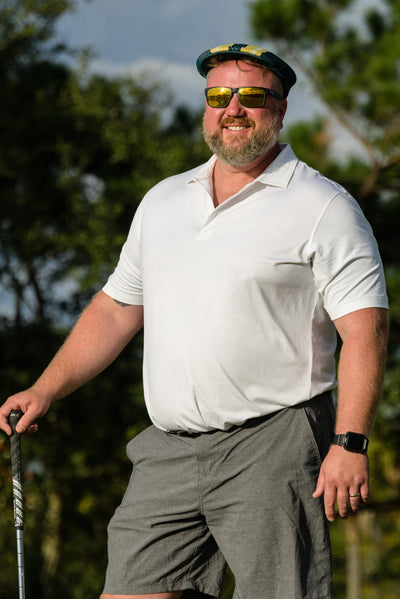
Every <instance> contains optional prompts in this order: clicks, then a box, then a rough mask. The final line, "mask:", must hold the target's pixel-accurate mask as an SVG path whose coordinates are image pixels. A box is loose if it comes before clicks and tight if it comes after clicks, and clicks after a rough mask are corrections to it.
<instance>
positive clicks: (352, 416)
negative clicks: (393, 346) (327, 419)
mask: <svg viewBox="0 0 400 599" xmlns="http://www.w3.org/2000/svg"><path fill="white" fill-rule="evenodd" d="M334 323H335V326H336V329H337V331H338V333H339V335H340V337H341V339H342V342H343V345H342V349H341V352H340V360H339V368H338V383H339V384H338V406H337V413H336V427H335V431H336V434H341V433H347V432H348V431H351V432H355V433H361V434H363V435H366V436H368V435H369V433H370V432H371V429H372V425H373V422H374V419H375V415H376V411H377V407H378V402H379V398H380V394H381V389H382V383H383V376H384V370H385V358H386V347H387V340H388V316H387V310H384V309H381V308H366V309H363V310H357V311H355V312H352V313H351V314H347V315H346V316H343V317H341V318H338V319H337V320H335V321H334ZM350 493H351V494H357V493H360V498H358V497H354V498H350V508H349V494H350ZM368 493H369V474H368V457H367V455H366V454H358V453H352V452H349V451H347V450H346V449H344V448H343V447H340V446H338V445H332V446H331V448H330V450H329V452H328V455H327V456H326V458H325V460H324V462H323V463H322V466H321V471H320V475H319V479H318V483H317V488H316V490H315V493H314V497H321V496H322V495H324V503H325V513H326V516H327V518H328V520H330V521H333V520H334V519H335V502H336V501H337V505H338V511H339V515H340V516H342V517H346V516H347V515H348V512H349V509H351V510H353V511H356V510H357V509H358V507H359V505H360V502H361V505H362V503H365V502H366V501H367V499H368Z"/></svg>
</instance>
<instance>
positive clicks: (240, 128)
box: [227, 125, 246, 131]
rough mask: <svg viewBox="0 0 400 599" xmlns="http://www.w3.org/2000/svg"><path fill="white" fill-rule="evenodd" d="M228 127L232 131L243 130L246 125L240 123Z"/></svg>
mask: <svg viewBox="0 0 400 599" xmlns="http://www.w3.org/2000/svg"><path fill="white" fill-rule="evenodd" d="M227 129H229V130H230V131H242V130H243V129H246V127H241V126H239V125H236V126H235V125H230V126H228V127H227Z"/></svg>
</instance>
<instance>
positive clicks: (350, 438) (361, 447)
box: [332, 431, 369, 453]
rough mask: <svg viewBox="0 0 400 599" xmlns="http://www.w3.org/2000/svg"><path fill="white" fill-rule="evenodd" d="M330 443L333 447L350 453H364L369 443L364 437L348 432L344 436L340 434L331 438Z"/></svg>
mask: <svg viewBox="0 0 400 599" xmlns="http://www.w3.org/2000/svg"><path fill="white" fill-rule="evenodd" d="M332 443H333V444H334V445H340V446H341V447H343V448H344V449H346V450H347V451H352V452H354V453H366V452H367V449H368V443H369V441H368V439H367V437H366V436H365V435H362V434H360V433H353V432H351V431H349V432H347V433H344V434H343V433H340V434H338V435H335V436H334V437H333V441H332Z"/></svg>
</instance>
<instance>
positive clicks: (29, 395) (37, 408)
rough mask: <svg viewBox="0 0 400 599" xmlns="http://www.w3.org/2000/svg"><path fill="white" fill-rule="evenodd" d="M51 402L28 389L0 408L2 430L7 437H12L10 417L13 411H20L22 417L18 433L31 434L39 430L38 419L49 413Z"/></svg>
mask: <svg viewBox="0 0 400 599" xmlns="http://www.w3.org/2000/svg"><path fill="white" fill-rule="evenodd" d="M49 405H50V404H49V402H48V401H47V400H46V399H44V398H42V397H40V396H39V395H38V394H37V393H35V392H34V391H32V390H30V389H28V390H27V391H22V392H21V393H17V394H16V395H12V396H11V397H9V398H8V399H7V401H6V402H5V403H4V404H3V405H2V406H1V407H0V429H2V430H3V431H4V432H5V433H6V434H7V435H9V436H10V435H12V428H11V426H10V423H9V416H10V413H11V412H12V410H20V411H21V412H22V416H21V418H20V420H19V422H18V424H17V426H16V427H15V428H16V431H17V432H18V433H21V434H30V433H34V432H36V431H37V430H38V425H37V424H36V422H35V421H36V419H37V418H39V417H40V416H42V415H43V414H45V413H46V412H47V409H48V407H49Z"/></svg>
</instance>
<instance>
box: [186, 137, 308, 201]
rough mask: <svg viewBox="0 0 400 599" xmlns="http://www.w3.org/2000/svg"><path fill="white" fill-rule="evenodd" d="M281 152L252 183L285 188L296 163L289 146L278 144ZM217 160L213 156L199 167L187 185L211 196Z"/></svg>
mask: <svg viewBox="0 0 400 599" xmlns="http://www.w3.org/2000/svg"><path fill="white" fill-rule="evenodd" d="M280 145H281V151H280V153H279V154H278V156H277V157H276V158H275V159H274V160H273V161H272V162H271V164H269V165H268V166H267V167H266V169H265V170H264V171H263V172H262V173H261V175H259V176H258V177H257V179H255V181H253V183H255V182H256V181H257V182H259V183H262V184H263V185H268V186H270V187H281V188H282V189H284V188H286V187H287V186H288V185H289V181H290V179H291V177H292V175H293V172H294V170H295V168H296V165H297V163H298V158H297V157H296V155H295V154H294V152H293V150H292V148H291V147H290V145H289V144H280ZM216 160H217V157H216V156H215V155H213V156H211V158H210V159H209V160H208V161H207V162H206V163H205V164H203V165H202V166H201V167H200V170H198V171H197V173H196V174H195V175H194V176H193V177H191V178H190V179H189V180H188V183H199V184H200V185H201V186H202V187H204V188H205V189H207V191H208V192H209V193H210V195H212V172H213V169H214V164H215V162H216Z"/></svg>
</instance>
